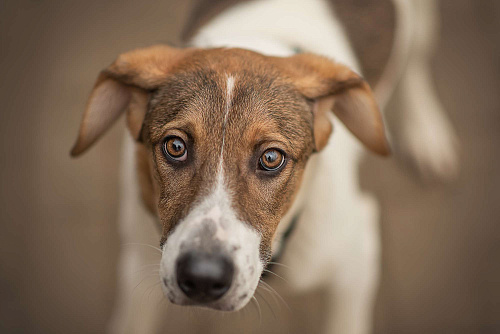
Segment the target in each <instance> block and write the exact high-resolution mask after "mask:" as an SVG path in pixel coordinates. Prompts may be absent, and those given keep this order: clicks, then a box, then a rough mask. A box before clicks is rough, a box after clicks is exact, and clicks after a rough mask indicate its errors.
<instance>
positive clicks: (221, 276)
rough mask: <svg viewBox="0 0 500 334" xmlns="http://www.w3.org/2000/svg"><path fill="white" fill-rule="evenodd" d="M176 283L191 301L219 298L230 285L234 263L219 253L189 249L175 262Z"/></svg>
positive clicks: (210, 300)
mask: <svg viewBox="0 0 500 334" xmlns="http://www.w3.org/2000/svg"><path fill="white" fill-rule="evenodd" d="M176 269H177V270H176V272H177V284H178V285H179V288H180V289H181V291H182V292H183V293H184V294H185V295H186V296H187V297H188V298H190V299H191V300H192V301H194V302H197V303H209V302H213V301H216V300H218V299H220V298H221V297H222V296H224V294H225V293H226V292H227V291H228V290H229V288H230V287H231V283H232V281H233V274H234V265H233V263H232V261H231V259H230V258H228V257H227V256H225V255H224V254H220V253H207V252H199V251H191V252H188V253H185V254H183V255H181V256H180V257H179V259H178V260H177V264H176Z"/></svg>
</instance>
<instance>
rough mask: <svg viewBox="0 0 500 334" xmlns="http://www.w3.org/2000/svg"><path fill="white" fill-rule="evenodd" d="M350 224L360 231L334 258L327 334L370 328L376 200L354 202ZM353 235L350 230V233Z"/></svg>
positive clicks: (364, 332) (376, 264) (363, 332)
mask: <svg viewBox="0 0 500 334" xmlns="http://www.w3.org/2000/svg"><path fill="white" fill-rule="evenodd" d="M354 203H355V204H354V205H355V208H356V210H357V211H356V213H354V211H353V213H352V218H353V220H352V221H351V223H352V224H357V225H359V226H360V227H361V228H359V229H358V230H357V231H354V233H356V234H358V235H357V236H355V237H352V239H351V240H350V241H349V242H345V243H344V245H343V246H342V249H339V251H340V250H341V251H342V252H344V254H343V255H342V256H339V257H337V258H336V259H337V262H336V263H335V265H334V268H333V272H332V275H331V279H330V281H329V282H328V283H327V284H328V288H329V289H328V291H329V293H328V303H329V305H330V311H329V313H328V316H327V320H326V327H325V333H326V334H338V333H342V334H368V333H371V332H372V327H373V319H372V313H373V307H374V303H375V297H376V293H377V288H378V283H379V270H380V259H379V257H380V244H379V233H378V220H379V206H378V203H377V202H376V201H375V199H374V198H373V197H371V196H368V195H361V196H360V197H359V198H358V200H357V201H355V202H354ZM351 232H353V231H351Z"/></svg>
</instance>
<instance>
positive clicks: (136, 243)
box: [123, 242, 162, 254]
mask: <svg viewBox="0 0 500 334" xmlns="http://www.w3.org/2000/svg"><path fill="white" fill-rule="evenodd" d="M123 245H124V246H130V245H132V246H145V247H149V248H152V249H154V250H157V251H158V252H160V254H161V253H162V250H161V249H160V248H158V247H155V246H153V245H148V244H141V243H138V242H128V243H126V244H123Z"/></svg>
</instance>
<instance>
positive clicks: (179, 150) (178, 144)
mask: <svg viewBox="0 0 500 334" xmlns="http://www.w3.org/2000/svg"><path fill="white" fill-rule="evenodd" d="M163 153H164V154H165V156H166V157H167V158H170V159H172V160H175V161H184V160H186V159H187V148H186V143H184V140H182V139H181V138H179V137H174V136H169V137H167V138H165V141H164V143H163Z"/></svg>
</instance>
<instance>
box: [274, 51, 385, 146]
mask: <svg viewBox="0 0 500 334" xmlns="http://www.w3.org/2000/svg"><path fill="white" fill-rule="evenodd" d="M278 62H279V63H280V67H281V68H282V69H283V71H285V73H287V75H288V76H289V77H290V79H291V80H292V82H293V84H294V85H295V87H296V88H297V89H298V90H299V91H300V92H301V93H302V94H303V95H304V96H305V97H306V98H308V99H311V100H313V101H314V109H313V113H314V137H315V144H316V150H318V151H319V150H321V149H322V148H323V147H324V146H325V145H326V143H327V142H328V137H329V136H330V133H331V131H332V125H331V124H330V122H329V120H328V116H327V113H328V112H329V111H333V113H334V114H335V115H336V116H337V118H338V119H340V120H341V121H342V122H343V123H344V124H345V126H346V127H347V128H348V129H349V130H350V131H351V133H352V134H353V135H354V136H356V137H357V138H358V139H359V140H360V141H361V142H362V143H363V144H364V145H365V146H366V147H368V148H369V149H370V150H372V151H374V152H376V153H378V154H381V155H388V154H389V153H390V149H389V144H388V142H387V138H386V136H385V131H384V124H383V121H382V115H381V114H380V111H379V109H378V106H377V103H376V101H375V97H374V95H373V93H372V90H371V89H370V86H369V85H368V84H367V83H366V81H365V80H364V79H363V78H362V77H360V76H359V75H358V74H356V73H354V72H353V71H351V70H350V69H349V68H348V67H347V66H344V65H342V64H338V63H335V62H333V61H331V60H329V59H327V58H325V57H321V56H317V55H313V54H307V53H304V54H298V55H295V56H292V57H289V58H280V59H279V60H278Z"/></svg>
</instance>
